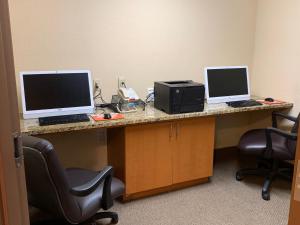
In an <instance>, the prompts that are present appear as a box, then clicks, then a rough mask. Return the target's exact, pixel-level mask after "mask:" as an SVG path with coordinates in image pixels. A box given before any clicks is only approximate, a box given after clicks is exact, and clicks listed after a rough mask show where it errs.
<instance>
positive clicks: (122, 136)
mask: <svg viewBox="0 0 300 225" xmlns="http://www.w3.org/2000/svg"><path fill="white" fill-rule="evenodd" d="M214 129H215V118H214V117H203V118H197V119H184V120H177V121H174V122H161V123H154V124H145V125H136V126H129V127H125V128H113V129H109V130H108V161H109V164H111V165H113V166H114V168H115V170H116V173H115V174H116V176H117V177H119V178H120V179H122V180H123V181H124V183H125V186H126V190H125V199H126V198H134V197H132V196H135V195H136V196H138V197H141V196H143V195H147V194H151V193H158V192H162V191H167V190H170V189H172V188H174V187H175V186H178V185H180V186H184V185H182V184H184V183H187V184H193V181H197V180H199V179H202V178H208V177H210V176H212V167H213V147H214ZM143 193H144V194H143ZM137 194H138V195H137Z"/></svg>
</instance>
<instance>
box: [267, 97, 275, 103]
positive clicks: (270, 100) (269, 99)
mask: <svg viewBox="0 0 300 225" xmlns="http://www.w3.org/2000/svg"><path fill="white" fill-rule="evenodd" d="M265 101H266V102H274V99H273V98H265Z"/></svg>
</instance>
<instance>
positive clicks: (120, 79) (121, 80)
mask: <svg viewBox="0 0 300 225" xmlns="http://www.w3.org/2000/svg"><path fill="white" fill-rule="evenodd" d="M124 84H126V79H125V77H118V88H121V87H124Z"/></svg>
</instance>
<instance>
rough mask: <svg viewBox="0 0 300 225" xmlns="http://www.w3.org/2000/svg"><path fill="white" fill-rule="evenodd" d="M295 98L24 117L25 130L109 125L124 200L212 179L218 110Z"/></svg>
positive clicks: (32, 132) (278, 107)
mask: <svg viewBox="0 0 300 225" xmlns="http://www.w3.org/2000/svg"><path fill="white" fill-rule="evenodd" d="M292 106H293V104H291V103H283V104H280V105H262V106H255V107H248V108H231V107H228V106H226V105H225V104H215V105H205V109H204V111H203V112H196V113H187V114H177V115H168V114H166V113H164V112H161V111H159V110H157V109H155V108H153V107H152V106H147V107H146V109H145V111H142V110H139V111H138V112H136V113H132V114H127V115H125V119H122V120H114V121H113V120H111V121H102V122H95V121H93V120H91V121H89V122H81V123H74V124H63V125H52V126H44V127H40V126H39V125H38V121H37V120H36V119H32V120H21V121H20V122H21V131H22V133H24V134H29V135H39V134H50V133H59V132H68V131H76V130H86V129H97V128H108V130H107V134H108V135H107V148H108V163H109V164H110V165H112V166H113V167H114V168H115V175H116V176H117V177H118V178H120V179H121V180H123V181H124V183H125V186H126V190H125V195H124V200H130V199H134V198H139V197H143V196H147V195H152V194H155V193H160V192H165V191H169V190H173V189H177V188H182V187H185V186H190V185H193V184H197V183H202V182H207V181H208V179H209V177H211V176H212V174H213V152H214V137H215V118H216V117H217V116H219V115H226V114H233V113H242V112H250V111H263V110H283V109H289V108H291V107H292Z"/></svg>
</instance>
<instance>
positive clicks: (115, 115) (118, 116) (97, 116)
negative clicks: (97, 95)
mask: <svg viewBox="0 0 300 225" xmlns="http://www.w3.org/2000/svg"><path fill="white" fill-rule="evenodd" d="M91 117H92V118H93V119H94V120H95V121H104V120H120V119H124V115H123V114H121V113H112V114H111V118H110V119H104V115H103V114H94V115H91Z"/></svg>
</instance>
